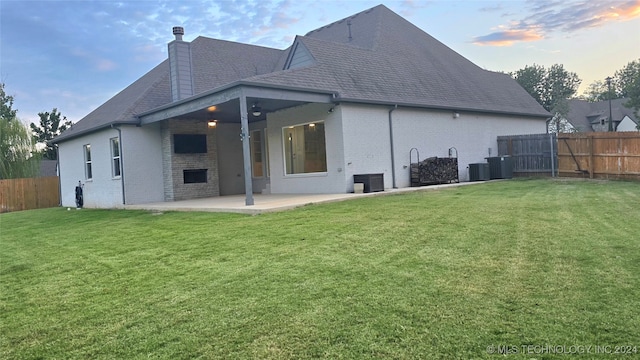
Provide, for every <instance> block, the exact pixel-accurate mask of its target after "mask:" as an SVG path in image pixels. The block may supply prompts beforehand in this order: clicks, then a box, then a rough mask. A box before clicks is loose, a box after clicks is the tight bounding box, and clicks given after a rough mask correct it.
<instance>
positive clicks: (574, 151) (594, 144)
mask: <svg viewBox="0 0 640 360" xmlns="http://www.w3.org/2000/svg"><path fill="white" fill-rule="evenodd" d="M558 170H559V172H560V176H568V177H589V178H607V179H630V180H640V132H636V131H633V132H631V131H630V132H593V133H575V134H560V135H559V136H558Z"/></svg>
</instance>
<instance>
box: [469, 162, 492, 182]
mask: <svg viewBox="0 0 640 360" xmlns="http://www.w3.org/2000/svg"><path fill="white" fill-rule="evenodd" d="M485 180H489V164H488V163H476V164H469V181H485Z"/></svg>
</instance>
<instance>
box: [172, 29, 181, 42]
mask: <svg viewBox="0 0 640 360" xmlns="http://www.w3.org/2000/svg"><path fill="white" fill-rule="evenodd" d="M173 35H175V37H176V40H178V41H182V35H184V28H183V27H182V26H174V27H173Z"/></svg>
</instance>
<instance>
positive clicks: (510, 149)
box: [498, 134, 558, 176]
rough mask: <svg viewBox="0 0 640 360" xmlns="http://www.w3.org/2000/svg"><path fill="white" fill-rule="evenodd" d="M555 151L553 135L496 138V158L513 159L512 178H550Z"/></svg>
mask: <svg viewBox="0 0 640 360" xmlns="http://www.w3.org/2000/svg"><path fill="white" fill-rule="evenodd" d="M557 150H558V148H557V142H556V135H555V134H532V135H509V136H498V156H510V157H511V158H512V159H513V175H514V176H540V175H544V176H552V174H553V173H552V171H553V172H556V171H557V169H558V166H557V164H558V162H557V158H556V154H557Z"/></svg>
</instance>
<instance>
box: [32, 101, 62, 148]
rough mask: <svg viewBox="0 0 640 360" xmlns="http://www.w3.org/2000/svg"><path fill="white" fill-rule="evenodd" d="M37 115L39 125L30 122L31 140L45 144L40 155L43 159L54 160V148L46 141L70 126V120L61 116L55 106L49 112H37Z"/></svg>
mask: <svg viewBox="0 0 640 360" xmlns="http://www.w3.org/2000/svg"><path fill="white" fill-rule="evenodd" d="M38 116H40V126H36V124H34V123H31V131H32V132H33V140H34V141H35V142H38V143H44V144H45V148H44V149H43V150H42V156H43V157H44V158H45V159H49V160H56V159H57V158H58V156H57V154H56V149H55V148H54V147H53V146H51V145H49V144H48V141H49V140H51V139H53V138H54V137H56V136H58V135H60V133H62V132H63V131H65V130H67V128H68V127H70V126H71V121H69V120H67V117H66V116H61V114H60V112H59V111H58V109H57V108H53V110H52V111H51V112H41V113H38ZM61 122H62V123H61Z"/></svg>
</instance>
